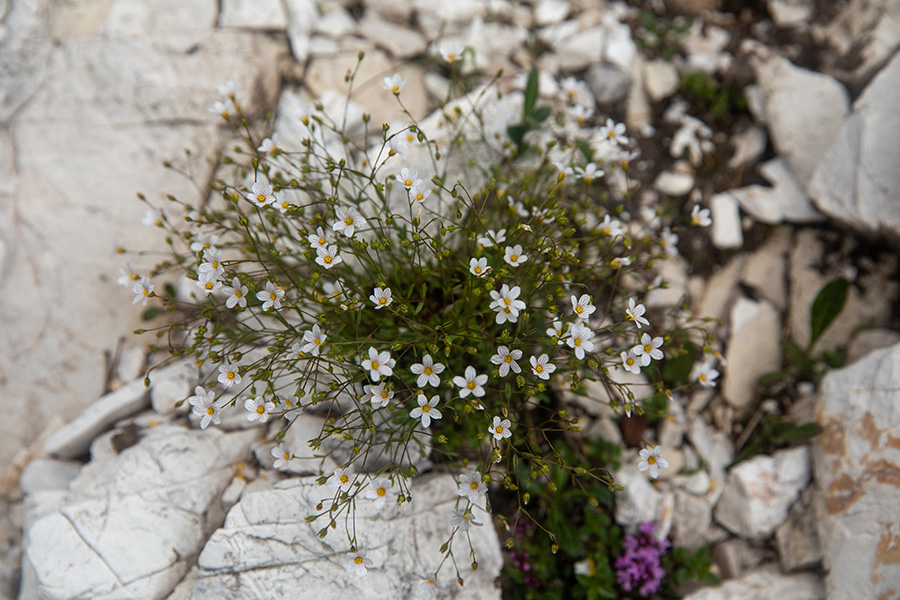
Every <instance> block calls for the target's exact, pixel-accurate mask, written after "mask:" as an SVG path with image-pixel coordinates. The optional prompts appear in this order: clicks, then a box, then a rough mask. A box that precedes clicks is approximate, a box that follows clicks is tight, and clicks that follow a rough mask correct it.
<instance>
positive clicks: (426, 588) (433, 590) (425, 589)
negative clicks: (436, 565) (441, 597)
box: [417, 574, 441, 598]
mask: <svg viewBox="0 0 900 600" xmlns="http://www.w3.org/2000/svg"><path fill="white" fill-rule="evenodd" d="M417 576H418V578H419V585H418V588H419V591H420V592H422V593H423V594H424V595H425V597H426V598H437V596H438V594H439V593H440V591H441V589H440V586H439V585H438V583H437V574H434V575H418V574H417Z"/></svg>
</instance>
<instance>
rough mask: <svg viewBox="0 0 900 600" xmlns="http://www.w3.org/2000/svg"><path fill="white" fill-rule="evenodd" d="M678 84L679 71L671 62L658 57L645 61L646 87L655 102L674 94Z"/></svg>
mask: <svg viewBox="0 0 900 600" xmlns="http://www.w3.org/2000/svg"><path fill="white" fill-rule="evenodd" d="M678 84H679V79H678V71H677V70H676V69H675V65H673V64H672V63H671V62H669V61H667V60H661V59H657V60H651V61H647V62H646V63H644V88H645V89H646V90H647V94H648V95H649V96H650V99H651V100H653V101H654V102H659V101H660V100H665V99H666V98H668V97H669V96H671V95H672V94H674V93H675V92H676V91H677V90H678Z"/></svg>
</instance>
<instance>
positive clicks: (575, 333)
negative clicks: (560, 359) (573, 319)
mask: <svg viewBox="0 0 900 600" xmlns="http://www.w3.org/2000/svg"><path fill="white" fill-rule="evenodd" d="M568 336H569V337H568V339H567V340H566V344H567V345H568V346H569V348H572V349H573V350H575V356H577V357H578V360H582V359H584V353H585V352H593V351H594V342H592V341H591V338H593V337H594V332H593V331H591V330H590V329H588V327H587V326H585V325H584V324H583V323H575V324H574V325H570V326H569V331H568Z"/></svg>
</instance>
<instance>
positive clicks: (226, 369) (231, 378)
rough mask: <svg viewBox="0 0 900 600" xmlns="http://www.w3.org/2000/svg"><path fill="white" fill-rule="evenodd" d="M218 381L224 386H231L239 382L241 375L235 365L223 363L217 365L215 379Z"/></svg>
mask: <svg viewBox="0 0 900 600" xmlns="http://www.w3.org/2000/svg"><path fill="white" fill-rule="evenodd" d="M217 381H218V382H219V383H221V384H222V385H224V386H225V387H229V388H230V387H231V386H233V385H235V384H239V383H240V382H241V375H240V373H238V368H237V366H236V365H230V364H227V363H226V364H224V365H222V366H220V367H219V377H218V379H217Z"/></svg>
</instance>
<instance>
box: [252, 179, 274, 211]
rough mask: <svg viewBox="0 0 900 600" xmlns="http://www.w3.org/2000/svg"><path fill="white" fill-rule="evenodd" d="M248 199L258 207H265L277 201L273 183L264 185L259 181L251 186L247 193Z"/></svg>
mask: <svg viewBox="0 0 900 600" xmlns="http://www.w3.org/2000/svg"><path fill="white" fill-rule="evenodd" d="M247 200H249V201H250V202H252V203H253V204H254V205H255V206H256V207H257V208H263V207H265V206H268V205H270V204H272V203H273V202H275V194H273V193H272V186H271V185H264V184H261V183H259V182H258V181H257V182H256V183H254V184H253V185H252V186H251V187H250V192H249V193H248V194H247Z"/></svg>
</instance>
